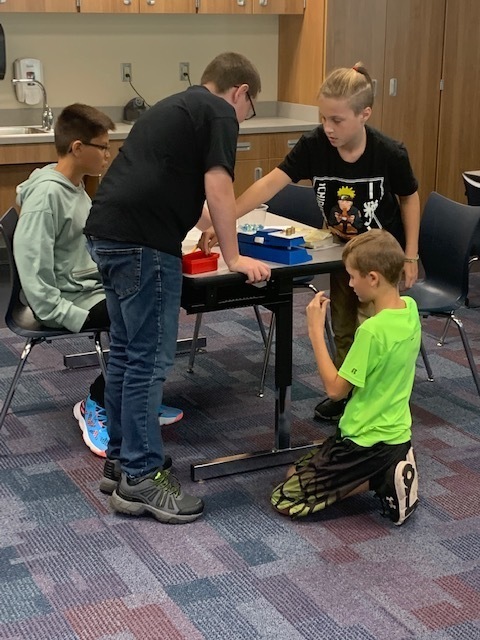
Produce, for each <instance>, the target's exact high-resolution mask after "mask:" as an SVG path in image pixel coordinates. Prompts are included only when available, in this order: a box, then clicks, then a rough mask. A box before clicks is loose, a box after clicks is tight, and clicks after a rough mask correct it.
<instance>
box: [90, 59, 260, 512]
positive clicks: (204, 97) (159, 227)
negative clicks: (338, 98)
mask: <svg viewBox="0 0 480 640" xmlns="http://www.w3.org/2000/svg"><path fill="white" fill-rule="evenodd" d="M201 83H202V86H194V87H190V88H189V89H187V90H186V91H183V92H182V93H179V94H176V95H174V96H170V97H168V98H165V99H164V100H161V101H160V102H158V103H157V104H156V105H154V106H153V107H152V108H151V109H149V110H148V111H147V112H146V113H145V114H143V115H142V117H141V118H140V119H139V120H138V121H137V123H136V124H135V125H134V126H133V128H132V131H131V132H130V134H129V135H128V137H127V139H126V140H125V143H124V145H123V147H122V148H121V149H120V153H119V154H118V156H117V157H116V158H115V160H114V161H113V163H112V166H111V167H110V169H109V170H108V173H107V175H106V176H105V178H104V179H103V180H102V182H101V184H100V187H99V189H98V191H97V194H96V195H95V198H94V200H93V206H92V210H91V212H90V216H89V218H88V220H87V224H86V227H85V234H86V235H87V237H88V242H89V249H90V252H91V255H92V258H93V259H94V260H95V262H96V263H97V265H98V268H99V271H100V274H101V276H102V280H103V284H104V288H105V293H106V299H107V307H108V313H109V316H110V321H111V325H110V326H111V329H110V357H109V362H108V376H107V383H106V390H105V404H106V410H107V416H108V433H109V436H110V441H109V445H108V450H107V460H106V462H105V467H104V477H103V480H102V483H101V485H100V488H101V489H102V490H103V491H107V492H112V491H113V493H112V497H111V502H110V504H111V506H112V507H113V509H115V511H120V512H122V513H129V514H131V515H143V514H144V513H148V514H150V515H153V516H154V517H155V518H156V519H157V520H159V521H161V522H169V523H173V524H177V523H182V522H190V521H192V520H195V519H196V518H198V517H199V516H200V515H201V514H202V512H203V502H202V500H201V499H200V498H197V497H196V496H190V495H187V494H185V493H184V492H183V491H182V489H181V487H180V485H179V483H178V481H177V480H175V478H173V476H172V475H171V474H170V471H169V470H168V469H166V468H165V466H166V465H165V454H164V451H163V442H162V436H161V433H160V430H159V429H158V417H157V407H158V405H160V404H161V399H162V385H163V382H164V381H165V377H166V373H167V371H168V369H169V367H170V366H171V364H172V362H173V358H174V356H175V351H176V339H177V329H178V315H179V310H180V296H181V290H182V267H181V245H182V241H183V239H184V238H185V236H186V234H187V232H188V231H189V230H190V229H191V228H193V227H194V226H195V225H197V226H198V227H200V228H202V229H205V228H208V227H209V226H210V225H211V224H212V221H213V225H214V227H215V229H216V231H217V233H218V237H219V239H220V246H221V249H222V253H223V257H224V259H225V262H226V263H227V265H228V267H229V269H230V270H231V271H238V272H240V273H244V274H246V275H247V282H252V283H253V282H260V281H262V280H267V279H268V278H269V277H270V268H269V267H268V266H267V265H266V264H264V263H263V262H260V261H258V260H253V259H252V258H247V257H244V256H240V254H239V251H238V242H237V235H236V227H235V221H236V210H235V196H234V192H233V173H234V165H235V153H236V146H237V135H238V125H239V122H242V121H243V120H245V119H247V118H248V117H252V116H253V115H254V114H255V110H254V107H253V102H252V100H253V99H254V98H256V96H257V94H258V92H259V91H260V77H259V75H258V72H257V70H256V69H255V67H254V66H253V65H252V64H251V62H250V61H249V60H248V59H247V58H245V57H244V56H242V55H240V54H237V53H224V54H221V55H219V56H217V57H216V58H215V59H214V60H213V61H212V62H211V63H210V64H209V65H208V66H207V68H206V69H205V71H204V73H203V76H202V79H201ZM205 199H206V200H207V203H208V210H209V212H208V211H207V210H205V211H204V212H203V214H202V208H203V203H204V201H205ZM210 216H211V219H210ZM120 467H121V474H120ZM119 476H120V480H119V482H118V484H117V480H118V478H119Z"/></svg>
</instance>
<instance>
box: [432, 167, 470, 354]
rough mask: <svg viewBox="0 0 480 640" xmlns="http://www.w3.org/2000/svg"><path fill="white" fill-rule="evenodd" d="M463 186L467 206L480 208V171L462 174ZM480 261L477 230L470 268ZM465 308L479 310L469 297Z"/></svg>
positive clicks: (447, 325)
mask: <svg viewBox="0 0 480 640" xmlns="http://www.w3.org/2000/svg"><path fill="white" fill-rule="evenodd" d="M462 177H463V184H464V185H465V195H466V197H467V204H469V205H471V206H472V207H478V206H480V171H477V172H474V171H470V172H469V171H465V172H464V173H463V174H462ZM479 259H480V229H477V230H476V231H475V234H474V238H473V243H472V249H471V254H470V262H469V266H470V267H471V266H472V264H473V263H474V262H477V261H478V260H479ZM465 306H466V307H470V308H477V307H478V304H471V300H470V299H469V297H468V296H467V298H466V299H465ZM450 324H451V319H450V318H448V319H447V321H446V322H445V327H444V329H443V332H442V335H441V337H440V339H439V341H438V342H437V344H438V346H439V347H443V345H444V344H445V339H446V337H447V333H448V329H449V328H450Z"/></svg>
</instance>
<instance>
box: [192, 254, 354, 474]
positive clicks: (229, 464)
mask: <svg viewBox="0 0 480 640" xmlns="http://www.w3.org/2000/svg"><path fill="white" fill-rule="evenodd" d="M342 250H343V245H335V246H333V247H331V248H328V249H322V250H319V251H312V252H311V255H312V257H313V259H312V261H311V262H306V263H303V264H298V265H291V266H285V265H280V264H273V263H271V265H270V266H271V267H272V277H271V280H270V281H269V282H268V283H266V284H264V283H262V285H263V286H255V285H246V284H245V276H243V275H241V274H237V273H230V272H229V271H228V269H227V268H226V266H225V263H223V261H220V262H219V270H218V271H217V272H215V274H210V273H207V274H200V275H196V276H184V282H183V294H182V307H183V308H184V309H185V310H186V311H187V313H200V312H201V313H205V312H207V311H217V310H220V309H230V308H236V307H237V308H238V307H246V306H251V305H254V304H260V305H262V306H265V307H267V308H268V309H270V310H271V311H273V313H274V314H275V321H276V339H277V340H278V342H279V343H281V345H282V348H281V349H275V429H274V442H273V447H272V449H271V450H268V451H259V452H253V453H241V454H237V455H232V456H226V457H220V458H215V459H213V460H206V461H203V462H199V463H196V464H192V466H191V477H192V480H194V481H199V480H207V479H209V478H216V477H220V476H227V475H231V474H233V473H240V472H244V471H254V470H258V469H265V468H268V467H273V466H277V465H283V464H288V463H290V462H293V461H294V460H295V459H296V458H298V457H299V455H300V454H301V452H302V451H303V450H305V449H308V448H310V447H311V446H312V445H315V444H317V443H315V442H314V443H310V444H307V445H304V446H301V447H292V446H291V438H290V436H291V422H292V416H291V389H292V346H293V345H292V339H293V279H294V278H297V277H301V276H309V275H312V276H313V275H318V274H325V273H331V272H332V271H335V270H338V269H340V268H342V266H343V263H342V259H341V255H342Z"/></svg>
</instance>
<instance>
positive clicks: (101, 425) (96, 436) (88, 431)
mask: <svg viewBox="0 0 480 640" xmlns="http://www.w3.org/2000/svg"><path fill="white" fill-rule="evenodd" d="M73 415H74V416H75V418H76V419H77V421H78V424H79V426H80V429H81V430H82V435H83V440H84V442H85V444H86V445H87V447H88V448H89V449H90V451H92V452H93V453H94V454H95V455H97V456H100V457H101V458H106V456H107V454H106V451H107V446H108V432H107V426H106V425H107V414H106V413H105V409H104V408H103V407H101V406H100V405H99V404H97V403H96V402H95V401H94V400H92V398H91V397H90V394H89V395H88V396H87V399H86V400H82V401H81V402H77V404H76V405H75V406H74V407H73Z"/></svg>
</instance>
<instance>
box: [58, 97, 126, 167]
mask: <svg viewBox="0 0 480 640" xmlns="http://www.w3.org/2000/svg"><path fill="white" fill-rule="evenodd" d="M109 129H111V130H113V129H115V123H114V122H113V121H112V120H111V118H109V117H108V116H107V115H106V114H105V113H103V112H102V111H99V110H98V109H95V107H90V106H88V105H86V104H79V103H75V104H71V105H69V106H68V107H65V109H63V111H62V112H61V114H60V115H59V116H58V118H57V122H56V123H55V148H56V150H57V153H58V155H59V156H66V155H67V153H68V152H69V151H70V147H71V145H72V143H73V142H75V140H81V141H82V142H90V140H92V139H93V138H96V137H97V136H101V135H102V134H104V133H107V132H108V130H109Z"/></svg>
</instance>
